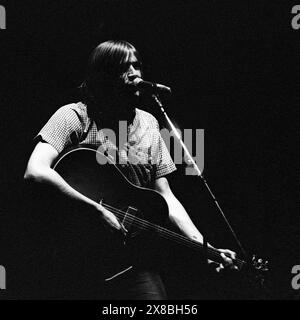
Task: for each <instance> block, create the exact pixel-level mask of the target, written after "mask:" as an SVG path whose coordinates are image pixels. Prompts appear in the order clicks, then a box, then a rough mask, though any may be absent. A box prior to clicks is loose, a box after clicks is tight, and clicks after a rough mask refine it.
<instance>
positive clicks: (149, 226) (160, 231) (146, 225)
mask: <svg viewBox="0 0 300 320" xmlns="http://www.w3.org/2000/svg"><path fill="white" fill-rule="evenodd" d="M102 205H104V206H105V207H106V208H107V209H108V210H110V211H112V212H113V213H114V214H115V215H116V216H117V217H118V218H120V219H121V220H123V218H124V217H125V214H124V212H123V211H121V210H116V209H115V208H113V207H111V206H109V205H106V204H104V203H102ZM126 220H127V221H129V222H130V224H132V225H134V226H136V227H138V228H139V229H141V230H145V231H150V232H152V233H155V234H157V235H158V236H159V237H161V238H164V239H167V240H170V241H172V242H176V243H178V244H181V245H184V246H186V247H189V248H191V249H193V250H197V251H199V252H201V253H203V254H204V255H205V256H207V258H208V259H210V260H212V261H215V262H218V263H222V262H223V258H222V256H221V253H220V252H219V251H218V250H217V249H215V248H211V247H206V246H204V245H203V244H202V243H200V242H198V241H195V240H192V239H189V238H187V237H186V236H184V235H181V234H179V233H176V232H174V231H171V230H169V229H167V228H164V227H161V226H159V225H157V224H154V223H152V222H149V221H146V220H143V219H141V218H138V217H136V216H133V215H130V214H127V213H126ZM225 255H226V254H225ZM228 257H229V255H228ZM234 262H235V264H236V265H237V266H238V268H239V269H241V268H242V267H243V265H245V264H246V262H245V261H243V260H240V259H235V261H234Z"/></svg>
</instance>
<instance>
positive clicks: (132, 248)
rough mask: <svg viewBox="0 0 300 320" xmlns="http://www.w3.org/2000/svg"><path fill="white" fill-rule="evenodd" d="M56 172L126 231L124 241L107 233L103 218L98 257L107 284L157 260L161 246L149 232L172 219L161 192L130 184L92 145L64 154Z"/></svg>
mask: <svg viewBox="0 0 300 320" xmlns="http://www.w3.org/2000/svg"><path fill="white" fill-rule="evenodd" d="M53 169H54V170H55V171H57V172H58V173H59V174H60V175H61V176H62V177H63V178H64V179H65V180H66V182H67V183H68V184H69V185H71V186H72V187H73V188H74V189H75V190H77V191H79V192H80V193H82V194H83V195H85V196H86V197H88V198H90V199H92V200H94V201H95V202H97V203H101V204H102V205H103V206H104V207H106V208H107V209H108V210H110V211H111V212H113V213H115V215H116V216H117V218H118V219H119V220H120V221H122V223H123V225H124V226H125V228H126V229H127V230H128V235H127V236H126V238H125V237H124V238H123V237H122V236H121V233H119V232H112V231H111V229H110V228H107V227H105V225H104V223H102V220H101V218H100V216H99V221H100V223H99V237H97V239H96V241H98V243H99V245H98V244H97V248H99V250H98V251H97V254H99V257H100V261H101V270H102V272H103V276H104V279H106V280H110V279H113V278H115V277H116V276H118V275H121V274H123V271H124V272H125V271H127V270H130V269H131V267H133V268H134V266H135V265H136V264H140V263H143V262H144V263H145V261H146V260H145V257H146V255H145V253H147V259H149V261H150V260H151V259H155V255H156V253H158V251H159V249H158V248H159V246H155V245H154V242H155V238H156V237H155V228H151V227H150V228H149V223H148V222H151V226H152V225H158V226H161V225H164V223H165V221H166V219H167V216H168V206H167V203H166V201H165V200H164V198H163V197H162V196H161V195H160V194H159V193H158V192H156V191H154V190H151V189H146V188H141V187H137V186H135V185H133V184H132V183H130V182H129V180H127V178H126V177H125V175H124V174H123V173H122V171H121V170H120V169H119V168H118V166H116V165H115V164H114V163H113V162H112V161H111V160H110V159H109V158H108V157H106V156H105V155H104V154H103V153H101V152H99V151H97V149H95V148H94V147H91V146H89V145H86V146H84V145H82V146H80V147H76V148H74V149H71V150H69V151H67V152H65V153H64V154H63V155H62V156H60V157H59V159H58V160H57V161H56V163H55V164H54V166H53ZM66 214H70V215H71V214H72V213H71V212H70V213H68V212H67V213H66ZM80 214H82V215H96V214H97V213H96V212H80ZM87 232H88V231H87Z"/></svg>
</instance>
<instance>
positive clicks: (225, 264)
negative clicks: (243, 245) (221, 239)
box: [208, 249, 239, 272]
mask: <svg viewBox="0 0 300 320" xmlns="http://www.w3.org/2000/svg"><path fill="white" fill-rule="evenodd" d="M217 250H218V251H219V252H220V254H221V257H222V259H223V261H222V263H217V262H214V261H211V260H208V264H209V265H210V266H213V268H214V269H215V270H216V272H223V271H226V270H234V271H237V270H239V269H238V267H237V265H235V259H236V253H235V252H233V251H231V250H229V249H217Z"/></svg>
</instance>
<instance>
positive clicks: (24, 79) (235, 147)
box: [0, 0, 300, 299]
mask: <svg viewBox="0 0 300 320" xmlns="http://www.w3.org/2000/svg"><path fill="white" fill-rule="evenodd" d="M0 4H2V5H5V8H6V12H7V29H6V30H0V63H1V89H0V91H1V96H0V103H1V137H2V154H1V158H0V164H1V212H0V214H1V215H0V218H1V221H0V225H1V252H0V254H1V256H0V264H2V265H4V266H5V267H6V269H7V287H8V288H7V290H6V291H5V292H4V291H2V292H1V297H4V298H12V299H15V298H30V297H31V296H33V297H35V298H39V296H38V293H37V292H35V293H32V292H30V289H28V288H30V282H31V281H33V280H32V279H33V278H34V277H33V273H34V271H32V270H31V271H32V272H31V271H30V268H28V266H27V268H26V255H28V252H30V250H31V248H30V244H31V245H32V242H30V239H29V240H28V237H29V238H30V232H26V231H24V228H23V224H24V220H25V221H26V215H25V216H24V212H23V211H24V210H23V211H22V208H20V206H23V204H22V203H23V202H22V201H23V199H24V197H23V195H24V194H23V189H22V187H21V186H22V177H23V173H24V169H25V166H26V161H27V159H28V157H29V155H30V153H31V150H32V149H31V148H32V143H31V140H32V138H33V136H34V135H35V134H36V133H37V132H38V130H39V129H40V128H41V127H42V125H43V124H44V123H45V122H46V121H47V119H48V118H49V117H50V116H51V114H52V113H53V112H54V111H55V110H56V109H57V108H58V107H60V106H62V105H64V104H67V103H69V102H72V101H74V99H75V97H76V87H77V86H78V85H79V84H80V82H81V80H82V78H83V74H84V71H85V65H86V60H87V57H88V54H89V53H90V51H91V50H92V49H93V48H94V47H95V46H96V45H97V44H98V43H100V42H102V41H104V40H107V39H125V40H127V41H129V42H132V43H133V44H134V45H135V46H136V47H137V48H138V50H139V52H140V53H141V55H142V57H143V61H144V65H145V70H144V73H145V77H144V78H145V79H147V80H149V81H155V82H158V83H164V84H166V85H169V86H170V87H172V90H173V96H172V98H171V99H170V100H169V101H168V103H167V107H168V113H169V115H170V116H171V117H172V118H173V119H174V120H175V121H176V123H177V124H178V125H179V127H180V128H193V129H196V128H203V129H205V170H204V174H205V176H206V178H207V180H208V182H209V184H210V186H211V188H212V189H213V191H214V192H215V194H216V196H217V198H218V199H219V202H220V204H221V205H222V208H223V209H224V211H225V213H226V215H227V218H228V219H229V221H230V222H231V224H232V226H233V228H234V230H235V231H236V233H237V234H238V236H239V239H240V241H241V242H242V244H243V245H244V247H245V248H246V249H247V251H249V252H250V253H257V254H258V255H259V256H262V257H264V258H266V259H268V260H269V261H270V265H271V272H270V276H269V278H270V285H271V287H272V292H273V295H272V297H273V298H277V299H278V298H279V299H287V298H294V297H295V296H296V294H297V291H295V290H292V288H291V278H292V274H291V268H292V266H293V265H295V264H300V254H299V240H300V239H299V230H300V219H299V217H298V212H297V208H296V203H297V200H298V198H297V195H298V193H297V190H298V177H297V170H296V164H297V161H296V150H297V141H296V135H297V133H296V123H297V117H296V116H297V114H296V110H297V109H298V105H299V102H300V101H299V100H300V96H299V90H298V88H299V81H298V78H299V71H300V66H299V65H300V64H299V54H300V44H299V42H300V30H293V28H292V26H291V19H292V17H293V15H292V14H291V9H292V7H293V5H295V4H297V3H295V2H289V1H226V2H224V1H137V0H134V1H127V0H124V1H117V0H115V1H114V0H111V1H85V2H84V1H67V0H66V1H64V2H61V1H48V0H45V1H26V2H21V1H18V2H14V1H9V2H7V3H5V2H4V1H1V3H0ZM153 112H154V113H155V111H153ZM170 180H171V184H172V189H173V191H174V193H175V194H176V195H177V197H178V198H179V199H180V200H181V201H182V203H183V204H184V206H185V207H186V208H187V210H188V212H189V213H190V215H191V217H192V218H193V220H194V221H195V223H196V224H197V226H199V228H200V230H203V232H205V233H206V234H207V236H208V238H209V240H210V241H211V242H212V243H213V244H215V245H216V246H217V247H221V248H222V247H223V248H224V247H225V248H227V247H228V248H232V249H234V250H236V251H237V252H239V249H238V247H237V246H236V244H235V242H234V241H233V239H232V237H231V235H230V233H229V231H228V229H227V228H226V226H225V224H224V223H223V221H222V219H221V217H220V215H219V214H218V212H217V210H216V209H215V208H214V207H213V205H212V203H211V200H210V199H209V197H208V195H207V194H206V193H205V190H204V189H203V186H200V187H198V186H197V182H196V181H195V178H194V177H187V176H185V175H184V171H183V169H181V168H179V170H178V172H177V173H176V174H174V175H173V176H172V177H170ZM37 201H38V199H37ZM185 254H187V256H185ZM188 255H189V253H186V252H185V251H184V250H180V249H178V253H177V256H176V257H172V260H171V261H172V262H173V267H174V268H170V270H169V271H168V275H167V276H166V281H167V284H168V287H169V290H170V294H171V297H175V298H176V297H179V298H186V297H188V298H207V297H209V298H224V299H226V298H230V297H232V295H231V292H230V289H229V288H227V290H225V289H224V290H225V291H224V292H223V291H222V290H221V294H220V290H219V289H216V290H215V291H214V290H212V292H211V293H210V295H209V296H206V295H205V293H206V292H207V291H206V289H207V287H209V286H210V284H206V287H205V289H203V286H202V285H201V279H202V277H203V274H201V273H202V272H203V271H201V270H202V269H201V268H199V270H198V267H197V263H198V262H196V263H193V261H191V259H189V258H187V257H189V256H188ZM24 270H26V272H25V271H24ZM206 280H207V279H206ZM214 281H215V280H213V279H212V288H217V287H218V283H217V282H216V283H213V282H214ZM195 283H196V284H195ZM208 283H209V281H208ZM229 287H230V286H229ZM178 288H181V289H182V291H181V293H180V294H178ZM218 290H219V291H218ZM234 297H235V298H238V297H240V295H239V294H237V295H235V296H234Z"/></svg>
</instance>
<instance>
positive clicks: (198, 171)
mask: <svg viewBox="0 0 300 320" xmlns="http://www.w3.org/2000/svg"><path fill="white" fill-rule="evenodd" d="M152 97H153V98H154V100H155V102H156V103H157V105H158V106H159V108H160V110H161V112H162V113H163V115H164V117H165V119H166V121H167V123H168V124H169V126H170V127H171V129H172V131H173V132H174V135H175V137H176V138H177V140H178V141H179V143H180V144H181V146H182V148H183V150H184V152H185V155H186V157H187V162H188V164H190V165H192V166H193V168H194V169H195V171H196V172H197V176H198V178H200V179H201V180H202V182H203V183H204V185H205V187H206V189H207V190H208V192H209V194H210V196H211V198H212V200H213V202H214V203H215V205H216V207H217V209H218V211H219V213H220V214H221V216H222V217H223V219H224V221H225V223H226V225H227V227H228V228H229V230H230V232H231V234H232V236H233V238H234V239H235V241H236V243H237V245H238V247H239V248H240V250H241V252H242V254H243V256H244V257H247V253H246V251H245V249H244V248H243V246H242V244H241V242H240V241H239V239H238V237H237V235H236V233H235V232H234V230H233V228H232V227H231V225H230V223H229V221H228V219H227V218H226V216H225V214H224V212H223V210H222V208H221V207H220V205H219V203H218V201H217V199H216V197H215V195H214V194H213V192H212V191H211V189H210V187H209V185H208V183H207V181H206V180H205V178H204V176H203V174H202V172H201V171H200V169H199V167H198V165H197V163H196V162H195V160H194V159H193V157H192V156H191V154H190V152H189V150H188V148H187V147H186V145H185V144H184V142H183V140H182V138H181V136H180V134H179V132H178V130H177V129H176V127H175V126H174V124H173V123H172V121H171V119H170V118H169V117H168V115H167V113H166V111H165V109H164V107H163V104H162V102H161V100H160V98H159V95H158V94H157V93H156V94H152ZM203 245H204V251H205V252H206V251H207V241H206V240H205V239H204V237H203Z"/></svg>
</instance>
